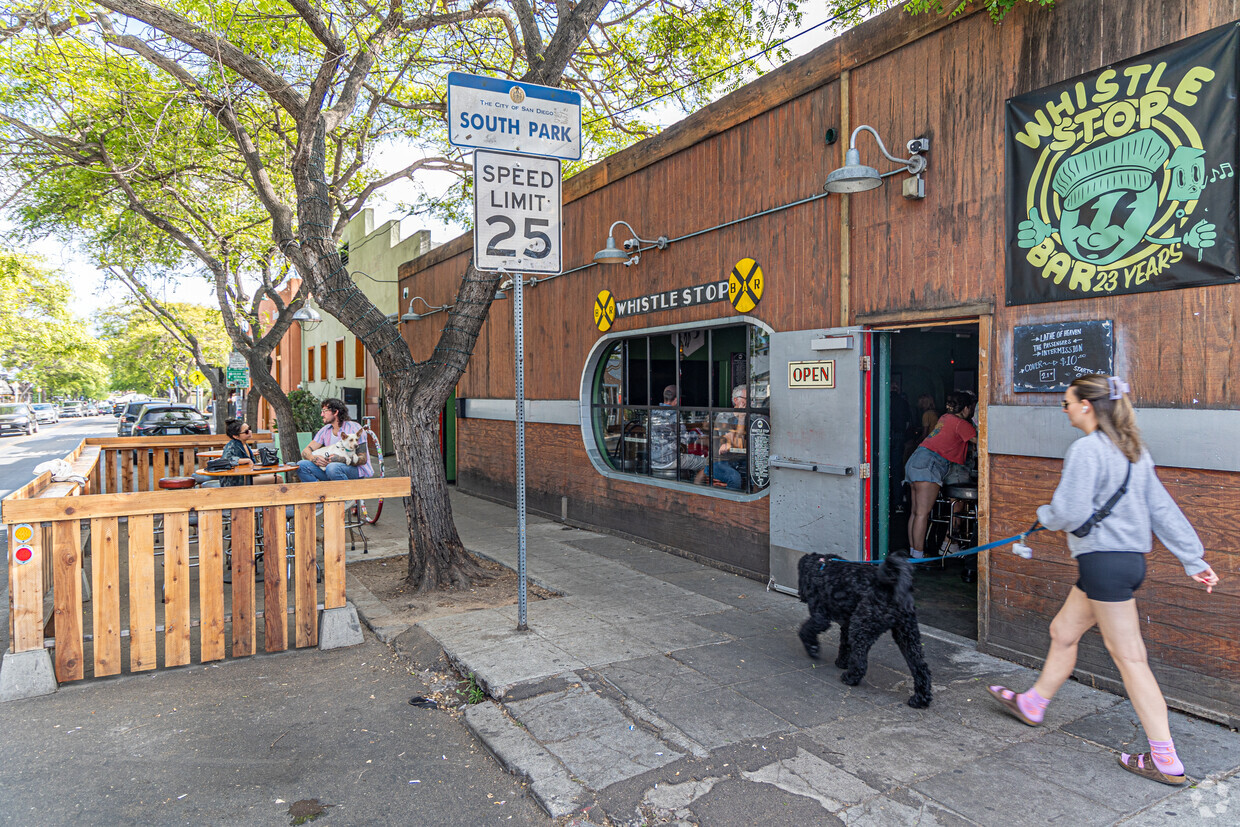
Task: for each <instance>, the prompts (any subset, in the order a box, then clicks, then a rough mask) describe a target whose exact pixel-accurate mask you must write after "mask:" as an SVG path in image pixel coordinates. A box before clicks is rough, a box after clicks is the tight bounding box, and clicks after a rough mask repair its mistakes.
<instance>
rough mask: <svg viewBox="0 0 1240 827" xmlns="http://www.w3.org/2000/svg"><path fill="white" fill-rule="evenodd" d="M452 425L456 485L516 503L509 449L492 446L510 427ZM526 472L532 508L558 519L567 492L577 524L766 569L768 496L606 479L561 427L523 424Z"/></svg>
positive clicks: (742, 567)
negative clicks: (737, 498) (732, 497)
mask: <svg viewBox="0 0 1240 827" xmlns="http://www.w3.org/2000/svg"><path fill="white" fill-rule="evenodd" d="M457 427H458V428H459V429H460V430H459V431H458V433H460V434H462V436H461V437H460V444H459V447H458V449H457V450H458V454H457V484H458V485H461V486H462V487H464V488H466V489H467V490H473V491H477V492H479V493H482V494H485V495H487V496H489V497H493V498H495V499H499V500H502V501H504V502H512V503H515V502H516V496H515V494H514V490H513V483H512V480H514V479H515V477H516V456H515V453H514V452H509V451H498V452H497V451H494V450H491V448H490V446H494V445H497V444H500V443H501V442H502V441H503V440H511V439H512V433H513V424H512V423H511V422H496V421H493V420H484V419H462V420H460V421H459V422H458V423H457ZM525 473H526V481H527V492H526V499H527V503H528V507H529V508H530V509H531V510H533V511H536V512H541V513H543V514H546V515H548V516H554V517H558V516H560V509H561V499H560V498H561V497H564V496H566V497H568V517H569V519H570V520H573V521H575V522H579V523H584V524H586V525H596V526H602V527H605V528H608V529H611V530H614V531H617V532H621V533H623V534H628V535H631V536H637V537H643V538H646V539H649V540H653V541H655V542H657V543H660V544H662V545H665V546H669V547H671V548H675V549H678V550H681V551H686V552H689V553H690V554H694V555H698V556H701V557H704V558H707V559H710V560H714V561H716V562H718V563H720V564H722V565H724V566H726V567H728V568H729V569H732V570H734V571H736V572H738V573H744V574H748V575H750V576H752V577H756V578H759V579H765V578H766V576H767V575H768V574H769V571H770V566H769V550H768V546H767V532H766V526H767V515H768V513H769V512H768V501H767V499H766V498H762V499H758V500H752V501H749V502H732V501H727V500H720V499H717V498H714V497H705V496H698V495H694V494H692V493H688V492H686V493H684V494H681V493H672V492H669V491H668V490H667V489H666V488H659V487H656V486H653V485H645V484H642V483H637V482H626V481H623V480H614V479H608V478H607V477H604V476H603V475H602V474H599V473H598V472H596V471H595V470H594V468H593V467H592V466H591V465H590V461H589V459H588V458H587V456H586V452H585V447H584V446H583V445H582V443H581V431H580V430H579V429H577V428H574V427H572V426H567V425H545V424H537V423H535V424H530V425H527V426H526V464H525Z"/></svg>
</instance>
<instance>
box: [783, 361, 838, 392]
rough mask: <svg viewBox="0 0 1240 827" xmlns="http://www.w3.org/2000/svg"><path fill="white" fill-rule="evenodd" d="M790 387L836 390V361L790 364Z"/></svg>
mask: <svg viewBox="0 0 1240 827" xmlns="http://www.w3.org/2000/svg"><path fill="white" fill-rule="evenodd" d="M788 387H790V388H834V387H835V360H834V359H829V360H827V361H822V362H789V363H788Z"/></svg>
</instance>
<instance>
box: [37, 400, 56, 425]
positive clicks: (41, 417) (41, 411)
mask: <svg viewBox="0 0 1240 827" xmlns="http://www.w3.org/2000/svg"><path fill="white" fill-rule="evenodd" d="M30 407H32V408H34V415H35V418H36V419H37V420H38V422H39V424H40V425H42V424H43V423H44V422H46V423H48V424H50V425H55V424H56V423H57V422H59V421H60V410H59V409H58V408H57V407H56V406H55V405H53V404H52V403H51V402H36V403H34V404H33V405H31V406H30Z"/></svg>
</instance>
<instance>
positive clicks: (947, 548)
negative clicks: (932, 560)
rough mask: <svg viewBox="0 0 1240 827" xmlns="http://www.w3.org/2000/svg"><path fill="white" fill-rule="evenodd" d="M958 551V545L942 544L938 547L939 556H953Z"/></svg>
mask: <svg viewBox="0 0 1240 827" xmlns="http://www.w3.org/2000/svg"><path fill="white" fill-rule="evenodd" d="M958 551H960V544H959V543H944V544H943V545H942V546H940V547H939V554H941V555H946V554H955V553H956V552H958Z"/></svg>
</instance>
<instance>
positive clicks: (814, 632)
mask: <svg viewBox="0 0 1240 827" xmlns="http://www.w3.org/2000/svg"><path fill="white" fill-rule="evenodd" d="M797 572H798V575H799V576H798V577H797V589H798V591H799V592H800V595H801V601H802V602H803V603H808V604H809V620H807V621H805V623H804V624H803V625H802V626H801V631H800V636H801V643H803V644H805V651H806V652H807V653H808V654H809V656H810V657H811V658H814V659H815V660H816V659H817V658H818V635H820V634H822V633H823V632H825V631H826V630H827V629H829V628H831V621H835V622H836V623H838V624H840V648H839V653H838V654H837V655H836V657H835V665H836V666H838V667H839V668H841V669H843V670H845V671H844V674H842V675H840V680H842V681H843V682H844V683H846V684H848V685H849V686H856V685H857V684H859V683H861V679H862V678H864V677H865V672H866V669H867V663H866V659H867V657H868V656H869V654H870V647H871V646H873V645H874V642H875V641H877V640H878V639H879V637H881V636H882V634H883V632H885V631H887V630H888V629H890V630H891V636H892V637H893V638H895V641H896V645H897V646H899V647H900V652H901V654H903V655H904V661H905V663H907V664H908V668H909V671H910V672H912V673H913V696H912V697H911V698H909V699H908V705H909V706H911V707H913V708H915V709H925V708H926V707H928V706H929V705H930V699H931V692H930V667H928V666H926V659H925V657H924V655H923V653H922V648H921V631H920V630H919V629H918V628H917V609H916V608H915V607H914V606H913V572H912V566H911V565H909V562H908V559H907V558H905V557H900V556H892V557H888V558H887V559H886V560H884V561H883V562H882V563H881V564H880V565H877V566H875V565H870V564H867V563H850V562H849V561H847V560H844V559H843V558H841V557H836V556H835V555H830V556H826V555H822V554H807V555H805V556H804V557H802V558H801V560H800V562H799V563H797Z"/></svg>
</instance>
